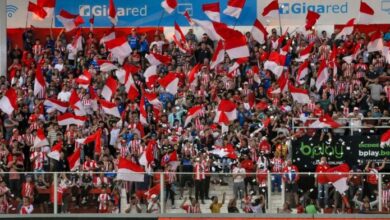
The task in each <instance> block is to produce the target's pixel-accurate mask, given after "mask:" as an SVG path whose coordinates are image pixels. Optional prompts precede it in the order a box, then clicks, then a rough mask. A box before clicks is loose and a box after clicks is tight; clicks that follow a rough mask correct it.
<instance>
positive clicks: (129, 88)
mask: <svg viewBox="0 0 390 220" xmlns="http://www.w3.org/2000/svg"><path fill="white" fill-rule="evenodd" d="M125 89H126V92H127V98H128V99H129V100H130V101H134V100H135V99H136V98H137V97H138V96H139V92H138V88H137V86H136V85H135V82H134V79H133V76H132V75H131V73H130V72H126V78H125Z"/></svg>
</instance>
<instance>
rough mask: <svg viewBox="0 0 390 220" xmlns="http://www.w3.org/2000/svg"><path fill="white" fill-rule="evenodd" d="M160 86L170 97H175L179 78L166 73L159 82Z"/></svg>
mask: <svg viewBox="0 0 390 220" xmlns="http://www.w3.org/2000/svg"><path fill="white" fill-rule="evenodd" d="M159 83H160V85H161V86H162V87H163V88H164V89H165V91H167V92H169V93H170V94H172V95H176V93H177V90H178V88H179V87H178V84H179V78H178V77H177V76H176V74H174V73H168V74H167V75H166V76H164V77H163V78H161V79H160V80H159Z"/></svg>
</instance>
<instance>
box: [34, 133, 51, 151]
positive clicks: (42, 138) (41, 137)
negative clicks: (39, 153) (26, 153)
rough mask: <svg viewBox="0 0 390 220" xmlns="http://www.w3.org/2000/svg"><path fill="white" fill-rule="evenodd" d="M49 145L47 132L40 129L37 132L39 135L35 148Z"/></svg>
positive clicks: (36, 138)
mask: <svg viewBox="0 0 390 220" xmlns="http://www.w3.org/2000/svg"><path fill="white" fill-rule="evenodd" d="M47 145H49V142H48V141H47V138H46V136H45V132H44V131H43V129H42V128H39V129H38V130H37V135H36V136H35V138H34V146H33V148H37V147H43V146H47Z"/></svg>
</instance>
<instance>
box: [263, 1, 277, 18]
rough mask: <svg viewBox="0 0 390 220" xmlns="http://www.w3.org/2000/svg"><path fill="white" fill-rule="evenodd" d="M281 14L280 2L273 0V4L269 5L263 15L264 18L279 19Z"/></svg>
mask: <svg viewBox="0 0 390 220" xmlns="http://www.w3.org/2000/svg"><path fill="white" fill-rule="evenodd" d="M278 13H279V3H278V0H273V1H272V2H271V3H269V4H268V5H267V6H266V7H265V8H264V9H263V13H261V15H262V16H263V17H272V18H276V17H278V15H279V14H278Z"/></svg>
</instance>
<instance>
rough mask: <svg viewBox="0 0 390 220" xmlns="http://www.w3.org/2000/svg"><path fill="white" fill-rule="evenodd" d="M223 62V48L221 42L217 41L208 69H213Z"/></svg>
mask: <svg viewBox="0 0 390 220" xmlns="http://www.w3.org/2000/svg"><path fill="white" fill-rule="evenodd" d="M224 60H225V48H224V46H223V41H222V40H219V41H218V44H217V48H216V49H215V51H214V54H213V57H212V58H211V62H210V63H211V64H210V69H214V68H215V67H217V65H218V64H220V63H222V62H223V61H224Z"/></svg>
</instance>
